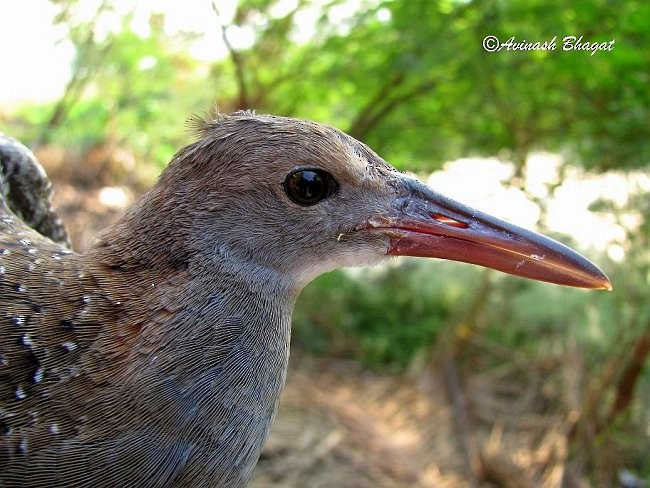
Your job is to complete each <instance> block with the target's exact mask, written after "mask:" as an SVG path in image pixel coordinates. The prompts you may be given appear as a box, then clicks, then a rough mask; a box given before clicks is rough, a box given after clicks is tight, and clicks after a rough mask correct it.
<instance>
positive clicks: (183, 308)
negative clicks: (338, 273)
mask: <svg viewBox="0 0 650 488" xmlns="http://www.w3.org/2000/svg"><path fill="white" fill-rule="evenodd" d="M133 229H134V227H133V226H132V225H131V224H129V222H128V221H127V222H121V223H119V224H117V225H116V226H115V227H114V228H112V229H110V230H109V231H108V232H107V233H105V235H104V237H103V238H102V240H101V242H100V243H99V244H98V246H97V247H95V248H94V249H93V250H92V251H91V252H90V253H89V254H88V255H87V257H86V258H85V259H87V265H86V267H87V269H89V270H90V273H89V274H91V275H92V276H93V279H94V280H95V281H96V283H97V286H98V289H99V290H101V293H103V294H104V297H105V300H107V301H108V302H109V303H112V304H113V306H114V309H115V310H117V311H118V313H116V314H115V316H118V317H119V319H118V321H117V323H116V324H115V325H114V327H117V328H118V331H117V335H116V334H115V333H114V332H111V333H109V334H107V336H109V337H110V338H111V339H110V342H109V341H108V339H107V341H106V342H105V343H104V345H105V346H106V348H107V350H110V351H115V350H116V349H117V348H114V347H113V344H112V343H113V342H114V341H115V337H120V338H121V339H120V340H122V341H124V342H126V343H127V347H122V348H119V351H120V353H119V354H121V356H122V357H120V358H118V357H116V356H115V354H116V353H114V352H111V354H113V356H112V357H111V362H112V363H113V364H115V363H119V364H121V365H122V367H123V371H122V372H121V373H120V374H118V375H116V377H115V378H114V379H113V381H119V382H121V384H122V390H123V392H124V394H123V396H124V398H125V400H124V401H125V402H128V404H129V408H130V410H131V411H133V410H136V411H138V412H139V413H140V415H138V413H137V412H133V413H134V415H135V416H139V417H141V419H142V420H141V426H142V427H141V428H142V429H143V430H146V429H151V430H160V429H164V430H169V431H170V433H171V432H173V434H174V436H176V437H178V435H182V436H185V439H184V440H185V441H187V443H188V445H192V446H193V449H194V451H193V452H196V453H197V454H196V455H197V456H198V457H199V458H200V459H201V460H202V464H203V465H205V466H206V469H208V467H209V468H210V469H212V470H213V472H212V473H210V476H211V478H212V479H218V478H219V477H220V476H226V475H227V474H226V472H229V471H231V470H239V472H238V474H236V476H237V477H242V479H243V478H247V477H248V476H250V474H251V472H252V468H253V466H254V464H255V462H256V460H257V458H258V456H259V453H260V452H261V449H262V447H263V445H264V441H265V440H266V437H267V435H268V433H269V430H270V426H271V423H272V421H273V418H274V416H275V413H276V411H277V406H278V401H279V398H280V392H281V390H282V387H283V385H284V381H285V377H286V371H287V365H288V358H289V340H290V325H291V314H292V310H293V306H294V303H295V300H296V297H297V294H298V292H299V290H298V289H297V288H296V286H295V285H294V284H293V283H291V282H290V281H289V280H287V278H285V277H283V276H282V275H280V274H278V273H277V272H275V271H274V270H272V269H270V268H266V267H262V266H259V265H256V264H255V263H252V262H250V261H248V260H246V258H245V257H244V256H238V255H237V254H236V253H233V252H232V250H230V249H228V248H227V247H226V246H219V244H218V242H216V243H215V248H218V249H219V251H218V252H211V253H209V254H208V255H203V254H201V253H196V252H194V253H190V254H181V253H179V252H175V251H174V250H175V249H182V248H184V246H182V245H175V243H169V242H167V244H168V246H167V247H165V246H160V241H159V240H155V239H153V240H142V238H141V235H140V236H139V235H137V234H134V233H133V232H132V230H133ZM135 229H136V230H137V228H135ZM129 234H130V235H129ZM175 237H176V238H179V237H180V236H178V235H176V236H175ZM215 240H216V238H215ZM122 359H123V360H122ZM134 399H135V402H136V405H135V406H134V403H133V402H134ZM152 412H155V418H152V417H151V414H152ZM233 431H237V432H238V433H237V435H232V432H233ZM179 433H181V434H179ZM215 446H218V447H216V448H215ZM215 463H216V464H215ZM231 475H232V473H230V474H228V476H231Z"/></svg>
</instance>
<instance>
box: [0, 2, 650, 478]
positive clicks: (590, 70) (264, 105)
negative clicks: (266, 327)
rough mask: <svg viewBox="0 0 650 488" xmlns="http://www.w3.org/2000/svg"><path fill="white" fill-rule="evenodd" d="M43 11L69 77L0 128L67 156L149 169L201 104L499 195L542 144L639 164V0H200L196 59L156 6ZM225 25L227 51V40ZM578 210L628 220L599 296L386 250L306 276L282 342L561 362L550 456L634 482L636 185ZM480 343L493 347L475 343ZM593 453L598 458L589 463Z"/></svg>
mask: <svg viewBox="0 0 650 488" xmlns="http://www.w3.org/2000/svg"><path fill="white" fill-rule="evenodd" d="M52 3H53V4H55V5H56V6H57V10H58V16H57V17H56V18H55V19H53V22H55V23H57V24H59V25H62V26H64V27H65V28H66V31H67V40H68V41H69V42H71V43H72V44H73V45H74V48H75V52H76V56H75V58H74V64H73V71H72V77H71V79H70V81H69V83H68V85H67V86H66V88H65V92H64V94H63V95H62V97H61V98H60V99H59V100H57V101H54V102H51V103H40V104H23V105H21V106H18V107H12V109H11V110H5V111H3V113H2V117H1V118H0V128H1V129H2V130H4V131H6V132H9V133H11V134H12V135H14V136H15V137H18V138H21V139H22V140H23V141H24V142H26V143H29V144H32V146H34V147H39V146H44V145H47V144H51V143H56V144H57V145H61V146H64V147H66V148H68V149H69V150H71V151H77V152H78V153H80V154H82V155H83V154H84V152H85V151H88V150H90V149H91V148H93V147H97V146H106V145H109V146H111V147H113V148H114V147H121V148H128V150H129V151H130V152H131V153H132V154H133V155H134V157H135V160H137V161H138V165H139V166H138V168H136V171H137V170H139V169H141V168H143V167H147V166H149V167H150V166H151V165H157V166H158V167H159V168H160V167H162V166H163V165H164V164H166V162H167V161H168V160H169V158H170V157H171V155H172V154H173V152H174V151H175V150H176V149H177V148H179V147H180V146H182V145H183V144H185V143H186V142H187V141H188V139H189V138H188V136H187V134H186V133H185V132H184V131H183V123H182V122H183V120H184V119H186V118H187V116H188V114H189V113H190V112H198V113H200V112H203V111H210V110H211V109H212V108H213V106H214V105H215V104H216V105H217V106H218V107H219V108H220V110H222V111H224V112H228V111H232V110H236V109H249V108H250V109H256V110H258V111H260V112H271V113H276V114H281V115H290V116H297V117H304V118H309V119H314V120H319V121H323V122H326V123H329V124H332V125H335V126H338V127H340V128H341V129H343V130H345V131H347V132H348V133H350V134H351V135H353V136H355V137H357V138H359V139H361V140H363V141H364V142H366V143H368V144H369V145H370V146H372V147H373V148H374V149H376V150H377V151H378V152H379V153H380V154H382V156H384V157H385V158H386V159H387V160H388V161H391V162H392V163H394V164H395V165H396V166H397V167H399V168H400V169H409V170H411V171H416V172H420V173H426V172H431V171H433V170H435V169H438V168H440V167H441V166H442V163H443V162H444V161H446V160H450V159H455V158H459V157H464V156H469V155H481V156H498V157H500V158H502V159H507V160H509V161H512V162H513V164H514V165H515V167H516V171H515V178H513V181H512V185H513V186H516V187H518V188H523V184H522V183H521V181H522V180H521V178H520V177H521V176H522V175H525V173H526V170H527V168H526V162H527V157H528V156H529V155H530V153H531V152H534V151H539V150H543V151H551V152H557V153H560V154H562V155H563V156H564V159H565V160H566V161H570V163H567V166H566V167H565V168H564V170H565V171H570V168H571V167H574V166H578V167H580V168H582V169H586V170H590V171H596V172H606V171H618V172H630V171H636V172H637V174H638V172H639V171H640V172H647V170H648V164H649V163H650V122H649V121H650V89H649V86H650V68H649V67H650V4H649V3H648V2H645V1H642V0H636V1H635V0H630V1H623V0H590V1H586V0H581V1H578V2H573V3H570V4H568V3H565V2H560V1H557V0H550V1H549V0H544V1H541V0H533V1H524V0H509V1H508V0H500V1H496V2H486V1H482V0H473V1H471V0H470V1H468V0H441V1H436V2H432V1H427V0H410V1H386V0H374V1H370V0H368V1H357V2H350V1H344V0H330V1H309V0H296V1H293V2H278V1H275V0H240V1H239V2H236V3H235V2H213V14H214V18H213V20H214V23H213V28H214V31H215V32H218V33H219V35H220V37H221V44H222V45H223V46H225V47H226V53H227V54H226V56H222V57H216V59H214V60H212V61H205V60H200V59H197V58H196V57H193V56H192V55H191V54H190V53H191V49H190V48H191V45H192V43H193V42H194V41H195V40H196V39H197V38H198V37H200V36H201V33H197V32H176V33H171V34H170V33H169V32H168V30H166V29H165V25H166V21H167V19H166V18H165V15H164V14H161V13H156V14H152V15H151V17H150V18H149V29H148V30H147V31H146V32H145V33H142V32H138V33H136V31H135V30H134V29H133V22H134V18H135V17H134V15H133V14H132V13H131V14H127V15H120V16H119V23H118V24H117V26H116V27H114V28H112V29H109V30H105V29H104V30H102V29H100V26H101V25H103V24H102V20H103V19H105V18H106V17H111V16H113V17H114V16H115V15H116V12H117V10H116V7H115V4H114V2H112V1H111V0H103V1H102V2H99V4H98V8H97V9H96V10H95V11H94V15H92V16H91V17H88V16H87V15H85V16H84V15H82V14H81V8H80V7H81V5H82V4H83V3H84V2H83V0H67V1H64V0H52ZM115 3H117V2H115ZM233 5H234V6H235V7H234V8H233ZM187 8H191V7H190V6H189V4H188V7H187ZM242 32H244V33H247V35H248V37H247V39H248V43H247V45H245V46H243V47H242V46H238V45H237V43H236V42H234V40H236V38H237V36H236V35H235V34H238V33H242ZM305 32H306V34H305ZM486 35H495V36H497V37H498V38H499V39H501V40H502V41H505V40H507V39H508V38H510V37H512V36H514V37H515V38H516V40H518V41H523V40H524V39H525V40H529V41H536V40H540V41H545V40H550V39H552V38H553V37H554V36H557V38H558V39H557V44H558V48H557V50H556V51H546V52H545V51H535V52H513V51H509V52H508V51H505V50H504V51H501V52H497V53H488V52H486V51H485V50H484V49H483V47H482V40H483V38H484V37H485V36H486ZM565 35H577V36H579V35H582V36H583V37H584V39H585V40H589V41H592V42H593V41H598V42H603V41H609V40H611V39H614V38H615V47H614V49H613V50H612V51H611V52H598V53H595V54H594V55H590V54H589V53H584V52H562V51H561V38H562V37H563V36H565ZM215 52H216V47H215ZM30 61H36V60H30ZM80 159H81V160H83V157H81V158H80ZM80 164H81V163H80ZM523 189H524V190H525V188H523ZM550 191H551V192H552V191H553V188H550ZM539 203H542V204H543V202H539ZM594 210H598V211H600V212H607V213H609V214H611V216H612V218H614V219H616V218H620V219H623V218H624V216H625V215H626V214H629V213H630V212H632V213H634V214H635V215H637V216H640V217H639V218H640V219H641V224H640V225H639V226H638V227H637V228H636V230H635V232H634V233H633V234H630V235H627V236H625V237H624V239H623V240H622V241H621V245H622V247H623V250H624V252H625V259H624V260H622V261H620V262H614V261H607V260H606V257H605V256H602V257H601V258H599V259H597V260H598V261H599V262H601V263H604V267H605V268H606V270H607V271H608V273H609V274H610V277H611V278H612V282H613V283H614V286H615V290H614V292H612V293H610V294H587V293H581V292H575V291H571V292H567V291H566V290H565V289H560V288H553V287H549V286H547V285H540V284H537V283H531V282H526V281H523V280H517V279H512V278H509V277H503V276H497V275H495V274H493V273H491V272H486V271H483V270H480V269H476V268H471V267H466V266H462V267H459V266H458V265H454V264H450V263H435V265H434V267H433V268H432V267H431V263H421V262H419V261H413V260H404V261H402V262H400V263H399V264H395V265H392V266H389V267H386V268H382V269H379V270H362V271H355V272H353V273H350V272H342V271H338V272H334V273H332V274H329V275H326V276H323V277H322V278H321V279H319V280H317V281H316V282H315V283H313V284H312V285H310V287H308V288H307V289H306V290H305V292H304V294H303V297H302V299H301V301H300V303H299V306H298V309H297V311H296V315H295V325H296V327H295V337H294V342H295V343H296V345H298V346H300V347H301V348H302V349H304V350H306V351H310V352H311V353H315V354H321V355H330V356H335V357H353V358H358V359H360V360H362V361H364V362H365V364H367V365H369V366H372V367H375V368H379V369H386V370H389V371H392V372H403V371H405V370H408V369H411V370H413V369H418V368H421V367H422V364H424V363H428V362H431V361H434V362H435V361H436V360H438V359H440V357H441V356H444V355H447V354H449V351H451V353H452V355H453V356H454V358H456V359H457V360H458V361H459V362H460V363H461V364H463V365H465V367H466V368H467V369H468V370H471V369H472V368H480V367H487V365H489V364H494V363H499V362H507V361H518V360H520V359H521V358H535V359H536V360H541V359H544V358H546V359H549V358H552V359H554V360H557V361H558V363H559V364H560V366H559V367H558V368H559V369H561V368H563V367H568V368H572V367H574V366H575V361H574V360H576V358H579V361H578V363H579V364H581V366H580V368H581V372H580V373H581V376H580V377H579V380H578V381H577V383H575V384H573V385H571V387H573V388H575V389H576V390H577V392H576V395H575V396H576V398H578V400H576V401H575V402H574V403H573V404H566V403H565V404H558V406H557V408H558V409H559V410H563V409H567V410H569V409H575V410H577V411H578V412H580V421H579V422H577V423H576V424H575V426H574V428H573V430H572V431H571V436H572V437H571V439H572V440H573V441H572V442H573V444H572V449H573V453H572V455H573V456H574V458H576V459H579V460H581V462H582V464H581V465H582V466H584V469H583V472H584V474H585V476H586V477H587V478H589V479H591V480H592V481H594V482H595V483H596V484H600V485H602V486H605V485H609V484H610V483H612V482H613V481H612V480H613V479H614V476H615V474H616V472H617V471H616V470H617V469H620V468H621V467H625V468H627V469H631V470H633V471H635V472H636V473H637V474H638V475H639V476H646V477H650V463H649V461H648V457H647V453H648V452H650V378H649V377H650V371H649V368H648V360H647V358H648V355H649V351H650V300H649V298H650V296H649V295H650V294H649V284H650V253H649V249H650V247H649V245H648V244H649V243H648V240H649V238H650V224H649V223H648V218H647V216H648V215H650V200H649V196H648V193H647V188H646V189H645V192H644V191H639V192H638V194H637V195H636V196H634V197H633V198H630V199H628V200H627V201H624V202H623V203H620V202H619V203H616V204H615V203H613V202H612V201H603V202H602V203H601V205H600V207H599V208H597V209H594ZM542 220H543V219H542ZM594 257H597V256H594ZM324 303H326V304H327V306H326V307H325V306H323V304H324ZM477 344H483V346H480V345H477ZM485 344H492V345H494V344H498V345H499V347H503V349H504V350H507V351H509V353H508V354H506V355H498V354H496V355H495V354H488V353H487V352H486V350H487V349H486V348H485ZM490 350H491V349H490ZM569 359H571V361H570V360H569ZM558 371H559V370H554V373H553V374H556V375H557V377H558V378H559V377H561V372H558ZM558 381H560V380H558ZM560 383H561V381H560ZM568 387H569V385H567V384H560V386H558V389H559V390H562V389H563V388H564V389H566V388H568ZM558 395H559V393H558ZM559 396H561V395H559ZM560 403H561V402H560ZM594 442H595V443H596V445H597V446H601V448H600V449H599V448H597V447H594ZM602 446H608V447H607V448H606V449H603V448H602ZM608 456H609V457H610V458H612V459H615V460H616V461H615V462H614V461H611V459H610V462H608V463H604V464H603V462H602V461H603V459H604V458H606V457H608ZM604 465H606V466H608V467H607V468H603V466H604Z"/></svg>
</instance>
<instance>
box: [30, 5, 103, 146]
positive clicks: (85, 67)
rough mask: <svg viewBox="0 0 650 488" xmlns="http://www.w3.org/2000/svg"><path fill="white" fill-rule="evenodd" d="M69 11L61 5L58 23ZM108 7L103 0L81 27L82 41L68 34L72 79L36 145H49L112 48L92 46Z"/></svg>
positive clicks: (63, 19)
mask: <svg viewBox="0 0 650 488" xmlns="http://www.w3.org/2000/svg"><path fill="white" fill-rule="evenodd" d="M68 8H71V4H68V3H66V4H64V6H63V7H62V9H63V10H62V12H61V14H60V15H59V17H58V20H59V21H65V20H66V18H67V9H68ZM107 8H108V0H102V3H101V4H100V6H99V8H98V9H97V11H96V12H95V15H94V16H93V18H92V19H91V20H90V21H89V22H88V24H87V25H86V26H84V31H85V34H84V35H83V36H82V37H83V39H82V40H81V41H79V40H75V36H74V35H72V33H71V34H70V36H69V37H70V39H71V40H72V42H73V43H74V45H75V49H76V57H77V59H76V60H75V62H74V64H73V71H72V76H71V77H70V80H69V81H68V83H67V84H66V86H65V89H64V91H63V95H62V96H61V98H60V99H59V100H58V102H57V103H56V105H55V106H54V109H53V110H52V114H51V115H50V117H49V119H48V120H47V122H46V123H45V125H44V126H43V128H42V130H41V132H40V134H39V136H38V139H37V141H36V143H35V145H36V146H39V145H42V144H48V143H49V142H50V138H51V136H52V133H53V130H54V129H56V128H57V127H59V126H60V125H62V124H63V122H64V121H65V120H66V118H67V117H68V114H69V113H70V110H71V109H72V107H73V106H74V105H75V104H76V103H77V102H78V101H79V99H80V98H81V95H82V94H83V90H84V88H85V87H86V86H87V85H88V83H89V81H90V80H91V79H92V76H93V75H94V74H95V73H96V72H97V70H98V68H99V66H100V65H101V63H102V60H103V59H104V58H105V56H106V53H107V52H108V51H109V50H110V49H111V42H110V41H109V42H108V43H106V45H105V46H103V47H102V48H98V46H97V45H96V43H95V26H96V25H97V22H98V21H99V18H100V16H101V15H102V13H104V11H105V10H106V9H107ZM73 28H74V27H73V26H72V25H69V29H70V30H71V31H72V30H73Z"/></svg>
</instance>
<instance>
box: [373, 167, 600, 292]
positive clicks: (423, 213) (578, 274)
mask: <svg viewBox="0 0 650 488" xmlns="http://www.w3.org/2000/svg"><path fill="white" fill-rule="evenodd" d="M398 186H399V187H400V189H399V191H398V196H397V201H396V205H395V206H394V208H393V209H392V210H391V211H390V212H389V214H388V215H385V216H381V217H377V218H374V219H371V220H370V222H369V227H371V228H375V229H377V230H379V231H382V232H384V233H385V234H386V235H388V236H389V237H390V248H389V250H388V254H392V255H398V256H420V257H434V258H441V259H450V260H454V261H462V262H466V263H472V264H478V265H480V266H485V267H488V268H493V269H496V270H499V271H503V272H504V273H509V274H512V275H517V276H523V277H525V278H531V279H534V280H539V281H547V282H550V283H556V284H560V285H567V286H576V287H580V288H592V289H603V290H611V289H612V285H611V283H610V281H609V279H608V278H607V276H605V274H604V273H603V272H602V271H601V270H600V269H598V267H597V266H596V265H595V264H593V263H592V262H590V261H589V260H587V259H586V258H584V257H583V256H581V255H580V254H578V253H577V252H575V251H573V250H572V249H570V248H568V247H567V246H565V245H563V244H560V243H559V242H557V241H554V240H553V239H549V238H548V237H544V236H542V235H540V234H537V233H535V232H532V231H529V230H526V229H523V228H521V227H518V226H516V225H513V224H510V223H508V222H505V221H503V220H500V219H497V218H496V217H492V216H490V215H487V214H485V213H483V212H479V211H477V210H474V209H472V208H469V207H467V206H465V205H463V204H460V203H458V202H455V201H454V200H451V199H449V198H446V197H444V196H442V195H440V194H438V193H436V192H434V191H432V190H431V189H429V188H428V187H427V186H425V185H424V184H422V183H420V182H418V181H417V180H413V179H410V178H408V179H406V178H405V179H403V180H402V179H400V182H399V183H398Z"/></svg>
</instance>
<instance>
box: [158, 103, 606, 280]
mask: <svg viewBox="0 0 650 488" xmlns="http://www.w3.org/2000/svg"><path fill="white" fill-rule="evenodd" d="M198 131H199V139H198V140H197V141H196V142H195V143H193V144H191V145H189V146H188V147H186V148H185V149H183V150H181V151H180V152H179V153H178V154H177V155H176V157H175V158H174V160H173V161H172V163H171V164H170V167H169V168H168V169H167V171H166V172H165V173H164V174H163V175H162V176H161V179H160V181H159V183H158V186H157V189H158V190H157V191H156V190H155V191H154V192H152V194H153V195H156V197H155V202H156V207H157V208H158V210H160V208H162V207H165V206H167V207H169V211H170V212H171V214H170V215H172V214H173V215H175V217H172V218H175V219H176V221H177V225H178V226H179V227H185V228H186V230H187V232H186V235H187V236H188V237H187V242H186V243H185V245H186V247H188V248H191V249H192V252H194V253H200V254H203V255H205V254H211V255H213V256H218V257H219V259H222V258H223V256H228V258H229V259H231V260H234V261H239V262H242V263H248V264H247V265H249V266H257V268H258V269H260V268H261V269H271V270H273V271H274V272H277V273H279V274H281V275H283V276H285V277H286V278H288V279H289V280H291V281H292V282H294V283H296V284H297V285H299V286H300V287H302V286H304V284H306V283H307V282H309V281H310V280H311V279H313V278H314V277H316V276H318V275H320V274H322V273H324V272H327V271H330V270H332V269H334V268H338V267H342V266H358V265H364V264H372V263H377V262H380V261H382V260H385V259H386V258H389V257H390V256H420V257H433V258H442V259H449V260H455V261H463V262H467V263H473V264H477V265H481V266H485V267H489V268H494V269H497V270H499V271H502V272H505V273H510V274H513V275H518V276H523V277H526V278H532V279H535V280H541V281H547V282H552V283H557V284H562V285H569V286H576V287H583V288H600V289H610V288H611V286H610V283H609V280H608V279H607V277H606V276H605V275H604V274H603V273H602V271H600V270H599V269H598V268H597V267H596V266H595V265H594V264H592V263H591V262H589V261H588V260H587V259H585V258H583V257H582V256H580V255H579V254H578V253H576V252H575V251H572V250H571V249H569V248H568V247H566V246H564V245H562V244H560V243H558V242H556V241H554V240H552V239H549V238H547V237H544V236H542V235H539V234H537V233H534V232H531V231H529V230H525V229H522V228H520V227H517V226H515V225H512V224H510V223H507V222H504V221H502V220H499V219H497V218H495V217H492V216H489V215H487V214H485V213H483V212H480V211H478V210H474V209H471V208H469V207H467V206H465V205H463V204H460V203H458V202H455V201H454V200H451V199H449V198H447V197H445V196H443V195H441V194H440V193H438V192H436V191H435V190H433V189H431V188H429V187H427V186H426V185H424V184H423V183H421V182H419V181H418V180H416V179H415V178H412V177H410V176H407V175H405V174H403V173H400V172H399V171H397V170H396V169H395V168H393V167H392V166H390V165H389V164H388V163H386V162H385V161H384V160H383V159H381V158H380V157H379V156H378V155H377V154H375V153H374V152H373V151H372V150H371V149H369V148H368V147H367V146H366V145H364V144H362V143H360V142H359V141H357V140H355V139H353V138H352V137H350V136H348V135H346V134H344V133H342V132H340V131H338V130H336V129H333V128H331V127H328V126H324V125H321V124H317V123H314V122H308V121H303V120H297V119H290V118H284V117H276V116H266V115H254V114H251V113H246V112H239V113H236V114H233V115H229V116H220V117H218V118H217V119H216V120H213V121H201V123H200V126H199V127H198ZM186 196H193V197H192V198H189V197H186Z"/></svg>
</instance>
